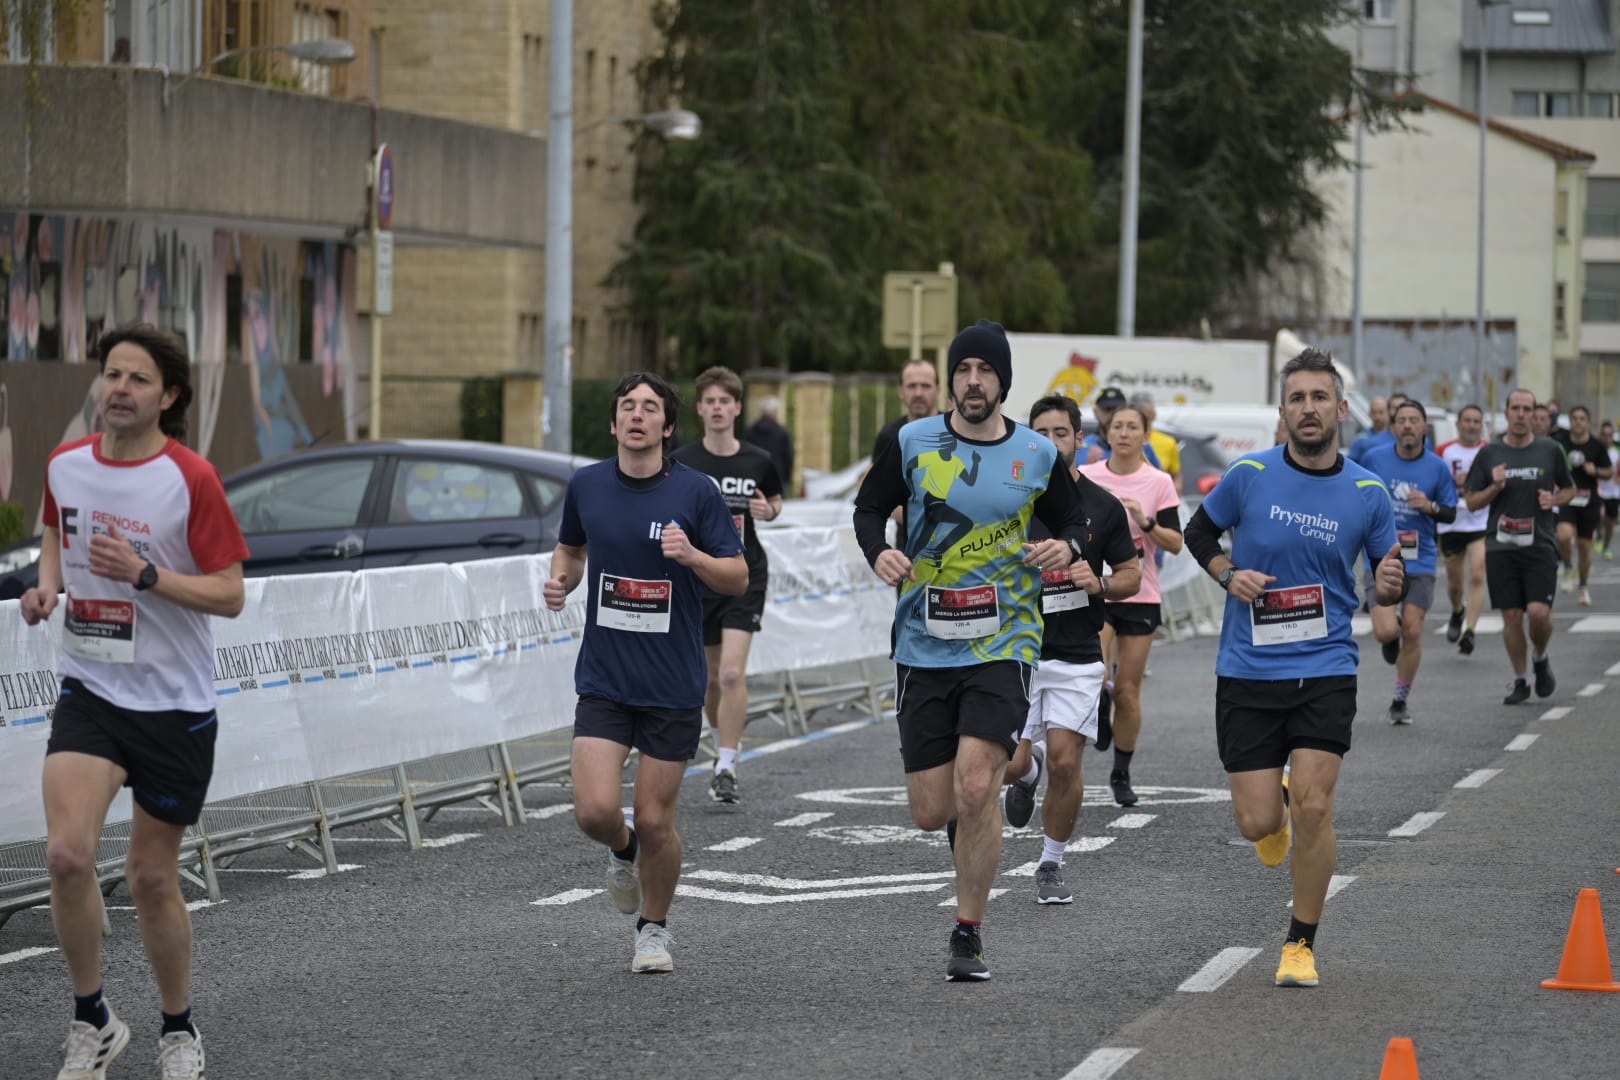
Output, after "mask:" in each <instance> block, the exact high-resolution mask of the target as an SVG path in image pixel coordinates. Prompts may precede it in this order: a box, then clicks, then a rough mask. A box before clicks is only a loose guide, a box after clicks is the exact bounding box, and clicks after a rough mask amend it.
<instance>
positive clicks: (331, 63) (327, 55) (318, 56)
mask: <svg viewBox="0 0 1620 1080" xmlns="http://www.w3.org/2000/svg"><path fill="white" fill-rule="evenodd" d="M275 48H276V50H277V51H279V52H284V53H286V54H287V55H288V56H290V57H292V58H293V59H294V60H302V61H303V62H304V63H306V64H319V65H320V66H322V67H336V66H337V65H339V64H348V63H352V62H353V61H354V58H355V55H356V54H355V51H354V45H353V44H352V43H350V42H348V41H346V40H344V39H343V38H316V39H315V40H314V41H295V42H291V43H290V44H286V45H277V46H275Z"/></svg>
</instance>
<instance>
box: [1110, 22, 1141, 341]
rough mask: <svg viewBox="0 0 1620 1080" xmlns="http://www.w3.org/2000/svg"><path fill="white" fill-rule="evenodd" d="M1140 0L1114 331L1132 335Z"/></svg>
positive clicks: (1129, 86)
mask: <svg viewBox="0 0 1620 1080" xmlns="http://www.w3.org/2000/svg"><path fill="white" fill-rule="evenodd" d="M1142 3H1143V0H1131V22H1130V41H1129V53H1130V56H1129V60H1128V61H1127V63H1126V69H1125V70H1126V74H1125V184H1124V188H1125V190H1124V196H1123V199H1122V200H1121V205H1120V211H1119V310H1118V311H1117V312H1116V315H1115V319H1114V322H1115V324H1116V328H1115V330H1114V332H1115V333H1116V334H1118V335H1119V336H1120V337H1123V338H1132V337H1135V336H1136V202H1137V191H1138V188H1139V187H1140V184H1141V168H1142V164H1141V158H1142Z"/></svg>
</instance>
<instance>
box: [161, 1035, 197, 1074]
mask: <svg viewBox="0 0 1620 1080" xmlns="http://www.w3.org/2000/svg"><path fill="white" fill-rule="evenodd" d="M158 1073H159V1075H160V1076H162V1077H163V1080H202V1075H203V1048H202V1036H201V1035H193V1034H192V1033H191V1032H189V1031H171V1032H169V1033H168V1034H167V1035H165V1036H163V1038H161V1039H159V1040H158Z"/></svg>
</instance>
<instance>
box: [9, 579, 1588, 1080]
mask: <svg viewBox="0 0 1620 1080" xmlns="http://www.w3.org/2000/svg"><path fill="white" fill-rule="evenodd" d="M1616 565H1617V564H1611V563H1599V573H1598V574H1597V575H1596V576H1595V578H1594V582H1593V586H1594V592H1595V593H1596V595H1597V599H1598V601H1599V604H1598V606H1597V607H1595V608H1592V609H1578V608H1576V607H1575V606H1574V604H1573V602H1572V600H1571V599H1570V598H1565V597H1560V603H1559V609H1558V610H1557V612H1556V613H1555V618H1556V620H1557V625H1558V630H1557V635H1556V637H1555V640H1554V646H1553V661H1554V668H1555V670H1556V672H1557V674H1558V678H1559V687H1558V690H1557V692H1556V693H1555V695H1554V696H1553V697H1552V698H1550V699H1548V700H1546V701H1536V700H1534V699H1533V700H1532V701H1531V702H1529V703H1527V704H1525V705H1522V706H1518V707H1504V706H1502V705H1501V704H1500V702H1501V697H1502V694H1503V693H1504V691H1505V689H1506V681H1507V678H1508V675H1507V664H1506V659H1505V654H1504V653H1503V650H1502V648H1501V643H1500V637H1499V635H1498V634H1496V633H1491V632H1483V633H1482V634H1481V637H1480V647H1479V649H1478V651H1477V652H1476V653H1475V654H1474V656H1472V657H1469V658H1464V657H1461V656H1459V655H1457V654H1456V652H1455V649H1454V648H1451V647H1448V646H1447V645H1446V644H1445V641H1444V638H1443V637H1442V636H1441V633H1440V632H1441V630H1442V627H1443V621H1444V620H1443V615H1440V614H1437V615H1435V616H1433V617H1432V618H1431V620H1430V624H1429V627H1428V630H1429V631H1430V633H1429V634H1428V635H1427V638H1426V640H1427V642H1428V647H1427V656H1426V659H1425V663H1424V668H1423V670H1422V672H1421V673H1420V675H1419V678H1418V683H1417V688H1416V690H1415V691H1414V693H1413V699H1412V710H1413V715H1414V717H1415V719H1416V723H1415V724H1414V725H1413V726H1412V727H1409V728H1393V727H1390V726H1388V725H1387V724H1385V722H1384V718H1383V713H1384V708H1385V706H1386V705H1387V702H1388V698H1389V690H1390V687H1391V684H1392V680H1393V675H1392V672H1391V669H1389V668H1388V667H1386V666H1385V665H1384V663H1383V661H1382V660H1381V659H1380V658H1379V656H1378V652H1377V649H1376V646H1375V645H1373V644H1372V643H1371V642H1370V639H1367V638H1363V639H1362V642H1363V653H1364V659H1363V663H1362V684H1361V694H1360V698H1361V714H1360V716H1359V718H1358V722H1357V726H1356V729H1355V746H1354V748H1353V749H1352V751H1351V753H1350V755H1349V756H1348V757H1347V759H1346V762H1345V769H1344V774H1343V779H1342V781H1341V785H1340V789H1339V800H1338V815H1337V820H1338V830H1339V837H1340V844H1341V846H1340V852H1339V861H1338V867H1337V872H1338V874H1339V875H1340V879H1339V881H1338V882H1336V885H1337V886H1338V891H1337V892H1335V893H1334V895H1333V896H1332V898H1331V899H1330V900H1329V902H1328V907H1327V913H1326V915H1325V917H1324V919H1323V922H1322V926H1321V935H1320V938H1319V941H1318V950H1317V952H1318V958H1319V966H1320V969H1321V978H1322V985H1321V986H1320V987H1318V988H1316V989H1312V990H1278V989H1275V988H1274V987H1273V986H1272V985H1271V980H1272V972H1273V970H1274V969H1275V966H1276V961H1277V955H1278V951H1279V949H1280V946H1281V944H1282V940H1283V936H1284V933H1285V931H1286V929H1287V926H1288V910H1287V903H1288V897H1289V889H1288V880H1287V877H1286V870H1285V869H1284V870H1269V869H1267V868H1265V867H1264V866H1262V865H1261V864H1260V863H1259V861H1258V860H1257V859H1256V858H1255V856H1254V854H1253V850H1252V847H1251V846H1250V845H1247V844H1244V843H1242V842H1241V840H1240V839H1239V838H1238V836H1237V832H1236V829H1235V828H1234V827H1233V825H1232V821H1231V808H1230V805H1229V802H1228V800H1227V797H1226V794H1225V780H1224V775H1223V773H1222V772H1221V769H1220V765H1219V763H1218V761H1217V760H1216V757H1215V751H1214V724H1213V702H1212V697H1213V692H1214V674H1213V669H1214V657H1215V643H1214V641H1213V640H1211V639H1199V640H1194V641H1186V642H1181V643H1177V644H1173V645H1168V644H1163V643H1161V644H1160V645H1158V646H1156V647H1155V651H1154V654H1153V658H1152V661H1151V677H1150V678H1149V680H1148V683H1147V686H1146V688H1145V691H1144V696H1145V703H1146V709H1147V723H1146V728H1145V734H1144V736H1143V740H1142V743H1141V745H1140V748H1139V750H1138V752H1137V755H1136V761H1135V764H1134V767H1133V776H1134V779H1135V781H1136V784H1137V788H1138V791H1139V792H1140V793H1141V794H1142V795H1143V796H1144V798H1143V800H1142V803H1141V804H1140V805H1139V806H1137V807H1136V808H1135V809H1134V810H1131V811H1124V810H1120V809H1117V808H1115V807H1114V806H1113V805H1112V804H1111V803H1110V802H1108V801H1107V796H1106V794H1105V789H1104V788H1103V787H1101V786H1100V785H1101V783H1102V781H1104V780H1105V779H1106V777H1105V775H1104V771H1105V769H1106V765H1105V764H1104V763H1102V762H1096V761H1093V760H1091V758H1090V756H1089V755H1088V760H1087V766H1086V768H1087V778H1088V780H1089V781H1090V783H1091V784H1092V785H1099V786H1092V787H1089V788H1088V791H1087V805H1086V806H1085V808H1084V810H1083V811H1082V814H1081V819H1080V824H1079V828H1078V829H1077V833H1076V840H1075V843H1074V844H1073V845H1071V852H1070V854H1069V856H1068V860H1067V871H1066V874H1067V878H1068V881H1069V884H1070V885H1071V887H1073V888H1074V890H1075V903H1074V904H1073V905H1071V906H1067V907H1054V906H1040V905H1037V904H1036V903H1034V899H1033V896H1034V882H1033V878H1032V877H1031V876H1029V874H1030V871H1031V870H1032V868H1033V862H1034V860H1035V859H1036V858H1037V856H1038V855H1039V851H1040V839H1039V835H1038V833H1037V831H1036V829H1037V828H1038V826H1039V817H1038V816H1037V818H1036V820H1035V821H1034V822H1032V823H1031V824H1032V826H1033V827H1032V828H1028V829H1023V830H1009V831H1008V833H1007V840H1006V848H1005V852H1004V854H1003V858H1002V862H1001V873H1000V874H999V875H998V877H997V879H996V883H995V887H996V889H997V890H1005V891H1004V892H1000V894H999V895H997V896H996V897H995V899H993V900H992V902H991V905H990V910H989V915H988V918H987V921H986V924H985V948H986V958H987V960H988V962H989V964H990V967H991V970H992V972H993V973H994V978H993V979H992V980H991V981H990V982H988V983H983V984H951V983H946V982H945V981H944V980H943V972H944V963H945V946H946V938H947V935H948V933H949V931H950V928H951V916H952V908H951V898H952V896H953V893H954V884H953V881H952V877H951V872H950V866H951V864H950V858H949V853H948V851H947V849H946V847H945V844H944V838H943V836H942V835H938V834H931V835H925V834H921V833H919V832H917V831H916V830H915V829H914V828H913V827H912V826H911V823H910V820H909V816H908V814H907V811H906V808H905V805H904V795H903V787H902V784H903V778H902V774H901V770H900V761H899V754H898V746H897V740H896V736H895V734H894V729H893V721H892V719H885V720H880V721H878V722H876V723H873V722H872V721H871V720H870V719H869V718H866V717H863V716H861V715H860V714H858V713H856V712H853V711H843V712H841V711H838V710H827V711H825V712H824V713H822V714H821V715H819V716H818V717H817V718H816V721H815V723H814V724H813V725H812V729H813V730H812V734H811V736H810V737H809V738H807V739H801V740H796V741H792V742H791V743H788V744H786V745H780V746H777V747H773V749H772V752H771V753H768V754H761V755H759V756H757V757H751V758H749V759H748V760H746V761H745V762H744V764H743V766H742V769H741V773H740V776H741V781H742V786H743V796H744V802H743V804H742V806H741V807H740V808H737V809H731V808H725V807H721V806H718V805H716V804H714V803H712V802H710V800H709V799H708V798H707V795H706V787H705V784H706V781H705V780H704V779H703V778H702V777H700V776H693V777H692V778H691V779H689V780H688V782H687V785H686V788H685V790H684V791H683V792H682V796H681V806H680V829H681V833H682V836H683V837H684V840H685V844H686V856H685V860H686V869H685V872H684V877H683V885H682V894H681V896H680V897H679V898H678V900H677V903H676V906H675V908H674V910H673V912H672V918H671V923H670V926H671V929H672V930H673V931H674V933H675V936H676V948H675V961H676V970H675V973H674V974H672V975H663V976H635V975H632V974H631V973H630V971H629V963H630V956H631V952H632V938H633V934H632V929H633V919H632V918H631V917H629V916H623V915H620V914H619V913H618V912H617V911H615V910H613V909H612V908H611V906H610V905H609V904H608V902H607V899H606V897H605V896H604V895H602V894H601V892H600V890H601V889H602V887H603V870H604V862H605V855H604V854H603V852H602V850H601V849H600V848H598V847H596V846H594V845H592V844H591V843H589V842H588V841H586V840H584V839H583V838H582V837H581V836H580V835H579V834H578V833H577V831H576V829H575V827H574V825H573V821H572V818H571V816H570V814H569V813H568V808H569V806H570V801H569V791H568V789H567V787H566V786H565V785H557V786H551V787H544V786H541V787H531V788H529V789H527V791H526V792H525V798H526V801H527V802H528V804H529V807H530V811H531V812H530V819H531V820H529V821H528V822H526V823H525V824H524V825H523V826H521V827H518V828H513V829H507V828H504V827H502V826H501V824H500V821H499V819H498V818H495V817H494V816H492V815H490V814H489V813H487V812H485V811H482V810H479V809H476V808H473V807H471V806H464V807H456V808H451V809H450V810H447V811H445V812H443V813H440V814H439V815H438V816H437V817H436V818H435V819H434V820H433V821H431V822H429V823H427V824H426V826H425V827H424V832H425V834H426V835H427V836H428V837H429V838H430V839H431V842H432V843H433V844H435V845H436V846H433V847H429V848H425V849H424V850H421V851H417V852H411V851H410V850H408V849H407V848H406V846H405V845H404V844H403V843H402V842H400V841H397V840H395V839H393V838H392V837H391V835H390V834H387V833H385V832H384V831H382V830H381V829H379V828H376V827H362V828H357V829H352V830H346V831H343V832H340V833H339V834H338V850H339V857H340V858H341V859H342V861H343V863H344V865H345V867H346V869H345V870H344V871H343V872H341V873H339V874H338V875H336V876H333V877H326V876H324V875H322V874H321V873H320V872H319V870H318V869H317V868H315V867H314V866H313V864H311V863H309V862H308V860H306V859H304V858H303V857H302V856H299V855H297V854H295V853H293V852H289V851H285V850H272V851H266V852H260V853H257V854H255V855H253V856H250V857H248V858H245V859H243V860H242V861H241V862H239V863H237V864H236V867H235V868H234V869H232V870H230V871H227V872H225V873H224V874H223V875H222V878H223V885H224V889H225V896H226V900H225V902H224V903H223V904H219V905H215V906H208V907H201V908H199V909H198V910H197V911H196V912H195V914H194V915H193V920H194V924H195V928H196V968H197V975H196V982H195V1002H196V1010H197V1012H196V1015H197V1020H198V1023H199V1025H200V1027H201V1029H202V1031H203V1032H204V1037H205V1045H206V1047H207V1049H208V1053H209V1060H210V1064H211V1069H210V1075H211V1076H213V1077H215V1078H216V1080H227V1078H240V1080H248V1078H257V1077H266V1078H268V1077H275V1078H278V1080H290V1078H296V1077H310V1078H322V1080H325V1078H370V1077H402V1078H404V1077H410V1078H416V1077H444V1076H477V1077H481V1078H489V1080H505V1078H529V1077H595V1076H607V1075H612V1076H648V1077H651V1076H658V1077H667V1078H688V1077H690V1078H704V1080H707V1078H713V1077H732V1076H761V1075H768V1076H770V1077H771V1078H772V1080H789V1078H796V1077H843V1076H849V1077H855V1076H861V1077H865V1076H870V1075H878V1076H892V1077H913V1076H914V1077H979V1076H1000V1075H1004V1074H1007V1075H1016V1076H1033V1077H1047V1078H1051V1080H1058V1078H1072V1080H1102V1078H1106V1077H1109V1076H1115V1077H1118V1078H1120V1080H1149V1078H1169V1077H1175V1078H1182V1077H1199V1078H1203V1077H1209V1078H1227V1077H1230V1078H1234V1080H1236V1078H1244V1080H1265V1078H1297V1077H1310V1078H1312V1080H1332V1078H1337V1077H1345V1078H1350V1077H1355V1078H1372V1077H1376V1076H1377V1075H1378V1072H1379V1068H1380V1064H1381V1062H1382V1060H1383V1055H1384V1050H1385V1047H1386V1045H1387V1044H1388V1041H1389V1039H1390V1038H1391V1037H1394V1036H1407V1037H1410V1038H1412V1039H1413V1040H1414V1041H1415V1043H1416V1045H1417V1053H1418V1061H1419V1065H1420V1068H1421V1071H1422V1076H1423V1077H1424V1078H1425V1080H1436V1078H1442V1080H1443V1078H1448V1077H1455V1078H1470V1080H1483V1078H1492V1077H1503V1078H1506V1077H1514V1078H1519V1077H1531V1076H1534V1077H1542V1076H1547V1077H1551V1076H1558V1077H1576V1078H1579V1077H1593V1078H1597V1077H1615V1076H1617V1075H1620V1064H1617V1062H1620V994H1600V993H1577V992H1568V991H1552V990H1543V989H1541V987H1540V981H1541V980H1542V979H1544V978H1549V977H1551V976H1553V975H1554V974H1555V973H1556V971H1557V969H1558V965H1559V960H1560V955H1561V953H1562V950H1563V947H1564V942H1565V934H1566V931H1567V930H1568V928H1569V924H1570V918H1571V914H1572V912H1573V910H1574V904H1575V898H1576V894H1577V892H1578V890H1579V889H1581V888H1583V887H1594V888H1597V889H1598V890H1599V892H1600V896H1601V901H1602V904H1603V908H1604V921H1605V923H1606V926H1607V929H1608V940H1609V941H1610V942H1611V943H1620V874H1617V873H1616V868H1617V867H1620V827H1617V826H1620V820H1617V818H1620V796H1617V794H1616V785H1615V781H1614V778H1615V773H1616V765H1615V763H1616V762H1620V709H1617V708H1616V705H1615V703H1616V700H1617V694H1616V692H1615V689H1614V686H1613V684H1615V683H1616V682H1620V678H1617V677H1620V569H1617V568H1616ZM1440 607H1441V608H1442V609H1443V608H1444V607H1445V603H1444V601H1443V600H1442V601H1441V602H1440ZM1486 625H1487V626H1489V625H1490V624H1489V623H1487V624H1486ZM749 736H750V747H751V748H752V749H754V750H758V749H760V748H761V747H764V746H766V745H767V744H769V743H772V742H775V741H776V740H780V739H781V738H782V735H781V733H780V732H779V731H778V730H775V729H773V728H772V727H771V726H770V725H769V724H767V723H760V724H756V725H755V726H754V727H753V728H751V729H750V732H749ZM1532 736H1533V738H1531V737H1532ZM1104 756H1106V757H1111V756H1112V755H1111V754H1110V755H1104ZM1480 770H1489V772H1481V771H1480ZM1459 782H1464V783H1468V784H1472V785H1475V786H1462V787H1459V786H1458V784H1459ZM626 801H627V802H628V797H627V800H626ZM1420 815H1428V816H1427V817H1423V816H1420ZM1434 815H1439V816H1438V817H1435V816H1434ZM1392 834H1393V835H1392ZM1401 834H1408V835H1401ZM110 902H111V903H112V904H113V905H127V904H128V903H129V900H128V896H127V893H126V892H124V891H123V890H122V889H120V890H119V891H118V892H116V893H115V894H114V897H113V898H112V900H111V901H110ZM111 915H112V922H113V935H112V937H111V938H110V939H109V940H108V941H107V946H106V971H107V975H106V985H107V991H108V996H109V999H110V1000H111V1001H112V1002H113V1003H114V1005H115V1006H116V1007H117V1008H118V1009H119V1011H120V1013H121V1014H122V1015H123V1016H124V1017H125V1019H127V1020H130V1021H131V1022H132V1024H133V1026H134V1027H135V1030H136V1042H135V1043H134V1044H132V1046H131V1049H130V1050H129V1051H128V1052H127V1053H126V1055H125V1056H124V1057H123V1058H122V1059H121V1060H120V1061H119V1063H118V1064H117V1065H116V1066H114V1068H113V1070H112V1074H111V1075H112V1076H114V1077H120V1076H139V1075H151V1074H153V1073H154V1071H155V1066H154V1065H153V1064H152V1062H153V1059H154V1057H155V1045H154V1044H155V1040H156V1036H157V1022H156V1021H157V996H156V991H155V988H154V987H153V985H152V983H151V981H150V976H149V974H148V972H147V969H146V963H145V959H144V957H143V955H142V953H141V948H140V942H139V938H138V935H137V932H136V927H135V923H134V915H133V912H131V911H128V910H114V911H112V913H111ZM54 948H55V940H54V937H53V935H52V933H51V927H50V921H49V916H48V914H46V913H45V912H43V911H39V910H36V911H30V912H24V913H21V914H19V915H18V916H16V917H15V918H14V919H12V921H11V922H10V923H9V924H7V925H6V927H5V928H4V929H3V930H0V1077H5V1078H7V1080H10V1078H13V1077H16V1078H24V1077H50V1076H52V1075H54V1070H55V1069H56V1067H57V1065H58V1064H59V1061H60V1059H59V1057H58V1053H59V1052H58V1046H59V1045H60V1041H61V1038H62V1036H63V1034H64V1031H65V1026H66V1024H67V1021H68V1020H69V1018H70V1011H71V1001H70V999H69V997H68V993H69V989H68V982H67V977H66V971H65V968H64V965H63V963H62V958H61V955H60V953H58V952H55V951H54ZM1233 950H1237V951H1233ZM1611 951H1612V950H1611ZM1223 975H1224V978H1223V977H1222V976H1223ZM1200 986H1201V987H1203V989H1195V988H1194V987H1200Z"/></svg>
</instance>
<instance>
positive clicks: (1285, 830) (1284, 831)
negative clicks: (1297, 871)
mask: <svg viewBox="0 0 1620 1080" xmlns="http://www.w3.org/2000/svg"><path fill="white" fill-rule="evenodd" d="M1282 789H1283V823H1282V828H1280V829H1278V830H1277V831H1276V832H1274V833H1272V834H1271V835H1270V836H1267V837H1263V838H1261V839H1259V840H1256V841H1255V842H1254V853H1255V854H1256V855H1258V856H1260V861H1261V862H1263V863H1265V864H1266V865H1267V866H1281V865H1282V863H1283V860H1284V859H1286V858H1288V841H1289V840H1290V839H1292V838H1293V833H1294V829H1293V825H1292V823H1291V822H1290V817H1291V815H1290V814H1289V813H1288V777H1286V776H1285V777H1283V781H1282Z"/></svg>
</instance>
